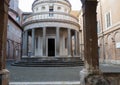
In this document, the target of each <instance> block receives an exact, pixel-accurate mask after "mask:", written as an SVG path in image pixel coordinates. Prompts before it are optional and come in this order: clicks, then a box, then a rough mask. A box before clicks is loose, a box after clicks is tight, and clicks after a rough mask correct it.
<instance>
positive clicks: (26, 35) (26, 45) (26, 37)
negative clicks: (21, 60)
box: [24, 30, 28, 56]
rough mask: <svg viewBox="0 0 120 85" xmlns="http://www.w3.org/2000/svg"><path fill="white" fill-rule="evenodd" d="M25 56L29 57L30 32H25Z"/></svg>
mask: <svg viewBox="0 0 120 85" xmlns="http://www.w3.org/2000/svg"><path fill="white" fill-rule="evenodd" d="M24 39H25V40H24V41H25V42H24V56H28V31H27V30H26V31H25V38H24Z"/></svg>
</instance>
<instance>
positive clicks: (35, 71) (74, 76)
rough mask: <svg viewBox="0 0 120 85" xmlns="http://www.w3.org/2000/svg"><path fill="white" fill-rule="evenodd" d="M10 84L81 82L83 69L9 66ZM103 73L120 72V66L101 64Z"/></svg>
mask: <svg viewBox="0 0 120 85" xmlns="http://www.w3.org/2000/svg"><path fill="white" fill-rule="evenodd" d="M7 69H8V70H9V71H10V82H48V81H51V82H53V81H71V82H74V81H79V80H80V75H79V73H80V71H81V70H82V69H83V67H16V66H11V65H10V64H7ZM100 69H101V71H102V72H113V73H118V72H120V66H117V65H108V64H101V65H100Z"/></svg>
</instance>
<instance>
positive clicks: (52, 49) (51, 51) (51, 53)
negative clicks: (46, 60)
mask: <svg viewBox="0 0 120 85" xmlns="http://www.w3.org/2000/svg"><path fill="white" fill-rule="evenodd" d="M48 56H55V39H48Z"/></svg>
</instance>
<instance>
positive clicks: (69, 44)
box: [67, 28, 72, 57]
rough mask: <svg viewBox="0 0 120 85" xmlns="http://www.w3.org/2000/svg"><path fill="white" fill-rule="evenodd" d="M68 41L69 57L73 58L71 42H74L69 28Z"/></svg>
mask: <svg viewBox="0 0 120 85" xmlns="http://www.w3.org/2000/svg"><path fill="white" fill-rule="evenodd" d="M67 40H68V41H67V43H68V44H67V47H68V56H69V57H71V42H72V40H71V29H70V28H68V39H67Z"/></svg>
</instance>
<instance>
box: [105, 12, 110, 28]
mask: <svg viewBox="0 0 120 85" xmlns="http://www.w3.org/2000/svg"><path fill="white" fill-rule="evenodd" d="M105 19H106V28H108V27H110V26H111V14H110V12H108V13H106V15H105Z"/></svg>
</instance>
